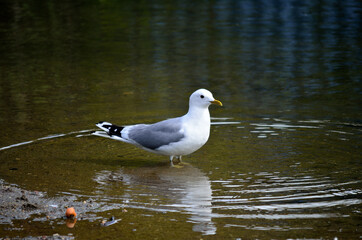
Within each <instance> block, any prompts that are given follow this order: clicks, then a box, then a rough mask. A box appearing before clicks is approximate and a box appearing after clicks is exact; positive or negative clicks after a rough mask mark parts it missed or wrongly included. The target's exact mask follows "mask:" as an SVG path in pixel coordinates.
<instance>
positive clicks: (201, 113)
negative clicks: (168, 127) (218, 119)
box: [185, 106, 210, 125]
mask: <svg viewBox="0 0 362 240" xmlns="http://www.w3.org/2000/svg"><path fill="white" fill-rule="evenodd" d="M185 117H187V118H191V119H193V120H198V121H201V120H203V121H204V122H203V124H209V125H210V112H209V108H208V107H206V108H205V107H196V106H193V107H190V108H189V111H188V112H187V114H186V115H185ZM205 121H207V122H205Z"/></svg>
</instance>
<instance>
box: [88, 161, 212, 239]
mask: <svg viewBox="0 0 362 240" xmlns="http://www.w3.org/2000/svg"><path fill="white" fill-rule="evenodd" d="M94 180H95V181H96V182H97V183H98V184H99V188H100V189H103V190H106V189H107V188H109V187H110V186H111V185H112V182H113V183H114V182H119V183H122V184H123V185H124V187H125V188H126V189H127V191H122V193H121V195H120V196H117V197H118V198H119V199H120V200H123V201H126V202H127V205H128V207H129V208H141V209H146V210H150V211H162V212H181V213H184V214H190V217H189V221H190V222H192V223H193V224H194V226H193V231H195V232H201V233H202V234H204V235H213V234H215V233H216V227H215V225H214V223H213V222H212V217H211V215H212V208H211V207H212V204H211V201H212V190H211V183H210V180H209V178H208V177H207V176H205V174H204V173H202V172H201V171H200V170H199V169H197V168H195V167H193V166H192V165H190V164H182V165H181V166H180V167H178V168H176V167H171V168H170V167H169V166H161V167H140V168H121V169H119V170H118V171H108V170H104V171H101V172H99V173H97V174H96V176H95V178H94ZM140 196H142V198H140ZM145 196H146V199H145ZM112 197H115V196H112ZM140 199H142V200H140ZM150 202H152V204H150Z"/></svg>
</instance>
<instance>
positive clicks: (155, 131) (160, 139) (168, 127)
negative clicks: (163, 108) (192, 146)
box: [128, 118, 184, 150]
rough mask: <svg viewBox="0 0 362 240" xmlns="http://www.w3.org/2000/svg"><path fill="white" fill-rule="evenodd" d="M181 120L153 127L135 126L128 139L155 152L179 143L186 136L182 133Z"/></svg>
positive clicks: (160, 123) (161, 123)
mask: <svg viewBox="0 0 362 240" xmlns="http://www.w3.org/2000/svg"><path fill="white" fill-rule="evenodd" d="M181 124H182V123H181V119H180V118H173V119H168V120H164V121H162V122H158V123H155V124H151V125H146V124H139V125H135V126H134V127H133V128H132V129H130V130H129V132H128V137H129V138H130V139H132V140H133V141H135V142H137V143H138V144H140V145H142V146H143V147H146V148H149V149H152V150H155V149H157V148H159V147H161V146H164V145H168V144H170V143H172V142H178V141H180V140H181V139H182V138H183V137H184V134H183V133H180V130H181Z"/></svg>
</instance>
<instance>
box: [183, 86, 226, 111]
mask: <svg viewBox="0 0 362 240" xmlns="http://www.w3.org/2000/svg"><path fill="white" fill-rule="evenodd" d="M210 104H216V105H219V106H222V103H221V102H220V101H219V100H216V99H215V98H214V97H213V96H212V93H211V92H210V91H209V90H206V89H199V90H197V91H195V92H194V93H193V94H191V96H190V107H191V106H195V107H204V108H207V107H208V106H209V105H210Z"/></svg>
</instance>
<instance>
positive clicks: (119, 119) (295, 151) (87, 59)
mask: <svg viewBox="0 0 362 240" xmlns="http://www.w3.org/2000/svg"><path fill="white" fill-rule="evenodd" d="M361 45H362V2H361V1H360V0H344V1H339V0H329V1H314V0H310V1H308V0H307V1H294V0H285V1H284V0H242V1H235V0H220V1H217V0H209V1H207V0H201V1H189V0H186V1H177V0H176V1H167V0H164V1H161V0H160V1H158V0H156V1H116V0H87V1H86V0H84V1H69V0H66V1H58V0H50V1H39V0H27V1H20V0H2V1H1V2H0V56H1V57H0V128H1V137H0V147H5V146H9V145H12V144H17V143H21V142H26V141H32V140H36V139H39V138H42V137H45V136H50V135H52V134H69V133H72V132H74V131H82V130H90V129H93V128H94V124H95V123H96V122H98V121H101V120H103V121H110V122H113V123H117V124H134V123H140V122H145V123H152V122H155V121H159V120H163V119H165V118H169V117H176V116H181V115H183V114H184V113H186V111H187V108H188V97H189V95H190V94H191V93H192V92H193V91H195V90H196V89H198V88H206V89H208V90H210V91H212V92H213V94H214V97H215V98H216V99H219V100H221V101H222V102H223V104H224V107H223V108H217V107H211V109H210V110H211V115H212V116H213V117H216V119H214V121H216V123H215V126H212V132H211V137H210V140H209V143H208V144H207V145H206V146H205V147H204V148H203V149H202V150H200V151H199V152H197V153H195V154H194V155H192V156H191V157H190V158H186V160H185V161H189V162H191V163H192V164H193V167H195V168H196V169H197V170H194V169H193V170H192V171H193V172H197V173H198V174H199V172H201V173H200V174H201V176H202V179H203V181H204V180H205V181H209V182H208V183H207V184H209V185H207V184H206V185H207V186H209V188H211V189H212V190H213V191H212V196H211V195H210V194H211V191H209V192H207V193H208V194H209V195H210V196H209V197H210V201H209V202H208V203H207V204H206V205H207V206H209V205H210V206H211V205H212V206H213V208H208V209H209V212H208V213H204V215H203V216H205V214H206V216H207V217H206V220H205V219H204V220H202V221H201V220H195V218H191V220H190V221H191V222H198V223H201V225H202V224H204V223H205V222H206V225H208V226H207V227H206V228H202V227H201V230H200V229H199V230H195V229H194V230H192V231H191V230H190V231H191V232H193V233H194V232H201V233H203V234H207V235H215V234H216V235H215V236H217V237H230V236H229V235H228V234H229V233H230V232H232V233H233V234H234V235H233V236H234V237H237V236H239V237H241V236H244V237H245V236H254V237H255V238H260V237H263V236H264V237H265V230H268V231H269V232H271V233H273V232H274V233H277V234H281V232H284V233H285V235H274V236H279V237H280V236H282V238H283V237H293V236H299V237H305V236H309V237H311V238H320V237H322V238H323V237H327V238H330V237H335V236H339V235H338V234H340V236H341V237H342V238H343V237H346V236H354V237H356V238H358V236H359V237H360V236H361V229H360V219H361V208H360V207H361V177H360V173H361V150H360V149H361V147H362V146H361V133H362V98H361V93H362V79H361V76H362V74H361V73H362V50H361V49H362V48H361ZM220 120H226V122H220ZM218 121H219V123H217V122H218ZM232 122H237V125H233V124H232ZM67 136H68V137H66V138H60V139H58V140H57V139H55V140H51V141H50V142H46V141H38V142H37V144H33V145H29V146H22V147H14V148H11V149H9V150H8V149H6V150H5V149H4V150H2V151H0V159H1V161H2V166H1V168H0V170H1V171H0V178H1V179H4V180H5V181H8V182H11V183H14V184H19V185H20V186H22V187H25V188H27V189H30V190H41V191H48V192H49V193H51V194H53V195H62V193H61V192H62V191H63V192H64V191H65V192H71V193H72V194H75V195H77V194H85V193H87V194H89V195H92V194H95V196H97V197H100V198H102V197H103V198H104V199H106V200H107V201H108V200H109V195H107V194H105V193H100V192H99V189H98V190H97V191H96V192H93V190H94V189H93V188H91V187H90V185H91V183H90V182H92V183H93V184H96V185H97V184H98V182H97V181H93V180H92V178H89V176H99V175H102V174H103V173H104V171H108V170H109V171H110V170H111V169H113V168H119V167H127V166H128V165H132V167H140V166H141V167H142V166H143V165H147V166H149V165H152V164H156V165H158V164H159V163H160V162H165V163H167V158H165V159H164V158H163V157H160V156H155V155H150V154H148V153H143V152H139V151H138V150H137V149H134V148H133V147H130V146H128V145H124V144H121V143H113V142H112V143H111V142H107V141H106V140H103V139H97V138H93V137H83V138H82V137H80V138H75V137H74V136H71V137H70V136H69V135H67ZM19 159H20V160H19ZM24 159H26V161H25V160H24ZM125 159H126V160H125ZM187 159H188V160H187ZM128 160H132V161H133V162H132V163H130V162H129V161H128ZM134 160H135V161H134ZM146 162H148V163H146ZM150 162H151V163H150ZM65 163H68V164H71V165H72V166H74V168H75V169H82V171H84V172H83V173H78V174H79V175H74V174H71V173H67V172H65V173H64V174H63V175H62V176H59V178H57V174H56V170H58V167H59V166H62V164H65ZM134 165H136V166H134ZM25 166H26V167H25ZM35 166H36V167H35ZM39 168H40V169H43V170H44V169H46V170H45V171H43V170H42V171H40V170H39ZM9 169H17V171H9ZM126 170H127V169H126ZM128 170H129V169H128ZM162 171H163V170H162ZM122 172H124V169H123V170H122ZM141 172H142V171H141ZM156 172H157V173H158V174H159V173H160V172H159V171H156ZM185 174H187V173H185ZM238 174H241V175H238ZM258 174H259V175H258ZM103 175H104V174H103ZM103 175H102V176H103ZM120 175H121V176H122V177H124V174H123V173H121V174H120ZM65 176H66V177H67V178H71V179H73V180H74V182H73V183H70V182H67V183H62V181H63V180H64V177H65ZM242 176H245V178H244V177H242ZM295 176H298V177H297V178H298V179H297V180H296V179H294V177H295ZM205 177H206V178H205ZM264 177H265V178H264ZM85 179H87V180H85ZM240 179H243V181H242V180H240ZM247 179H249V180H247ZM277 179H279V180H277ZM293 179H294V180H295V181H297V182H301V183H302V185H303V188H301V189H299V188H297V189H290V188H283V187H285V186H286V185H283V186H280V187H281V189H282V190H281V193H280V196H279V197H280V198H279V197H278V202H277V203H278V204H282V205H283V204H286V205H283V206H282V207H281V205H276V206H275V208H272V209H269V208H263V207H260V206H259V205H258V204H260V202H259V200H260V201H261V199H259V200H256V199H258V198H257V197H256V196H255V195H253V194H256V193H255V192H247V193H246V192H243V191H241V190H240V189H234V188H235V186H239V187H240V188H242V189H245V188H248V187H249V188H251V189H255V188H256V189H258V188H261V189H259V190H260V191H257V192H258V194H262V193H263V194H264V193H265V189H264V188H268V187H269V186H270V185H260V183H261V182H269V183H270V181H271V182H272V183H273V184H278V183H280V182H290V181H292V182H293ZM303 179H304V180H306V181H307V180H308V181H307V182H308V183H305V182H304V180H303ZM311 179H314V180H315V181H314V180H311ZM39 181H41V182H42V184H43V185H42V184H40V183H39ZM150 181H151V180H150ZM220 181H221V182H220ZM222 181H226V183H233V182H235V181H236V182H237V184H236V185H234V186H224V185H225V184H223V182H222ZM274 181H275V182H274ZM325 181H327V182H328V184H326V185H324V184H325ZM151 182H152V181H151ZM321 182H323V184H322V183H321ZM204 183H205V182H203V184H204ZM224 183H225V182H224ZM127 184H128V185H127V187H125V186H123V188H122V187H121V188H120V189H123V190H124V189H127V188H131V190H129V191H130V192H133V190H134V189H132V187H130V186H133V184H136V185H139V184H141V185H142V184H144V183H140V182H138V181H136V182H132V181H131V183H127ZM148 184H149V183H148ZM190 184H191V183H190ZM258 184H259V185H258ZM273 184H272V185H273ZM191 185H192V184H191ZM102 186H103V185H102ZM142 186H143V185H142ZM147 186H148V185H147V184H145V188H147ZM157 186H159V185H157ZM204 186H205V184H204ZM273 186H275V185H273ZM177 187H178V188H180V186H177ZM89 188H91V189H89ZM60 189H61V190H60ZM72 189H73V190H74V189H77V191H75V190H74V191H73V190H72ZM307 189H312V190H311V192H307V193H306V195H307V196H308V197H305V196H304V195H303V194H302V195H303V196H304V197H300V195H298V194H300V193H304V191H306V190H307ZM113 190H114V189H113ZM123 190H122V191H123ZM114 191H115V190H114ZM185 191H186V190H185ZM290 191H295V194H297V195H293V194H292V195H293V196H292V198H291V199H290V198H289V197H290V196H291V195H289V194H291V193H290ZM276 192H278V191H276ZM321 192H323V194H325V195H322V196H320V195H319V194H320V193H321ZM336 192H337V193H339V196H337V195H338V194H336V195H334V193H336ZM278 193H279V192H278ZM114 194H116V193H114V192H113V195H114ZM122 194H123V193H122ZM122 194H121V193H120V195H122ZM135 194H136V193H135ZM244 194H245V195H244ZM270 194H271V193H270ZM161 195H162V194H161ZM272 195H273V194H272ZM162 196H163V195H162ZM231 196H232V197H233V198H240V199H249V200H250V204H251V206H254V205H257V206H259V207H255V206H254V207H255V208H253V207H251V208H248V207H245V208H244V207H240V206H239V205H237V204H239V203H241V202H242V201H240V202H234V204H236V205H237V206H239V207H235V208H230V207H228V206H229V204H230V203H231V202H232V200H231ZM258 196H259V195H258ZM281 196H284V197H285V198H282V197H281ZM287 196H289V197H287ZM297 196H298V197H297ZM163 197H164V196H163ZM168 197H169V199H168V200H167V201H170V202H172V203H174V201H176V200H175V199H173V198H172V197H170V196H168ZM259 197H260V196H259ZM272 197H273V196H272ZM274 197H275V196H274ZM299 197H300V198H299ZM166 198H167V197H166ZM224 198H225V199H226V200H225V202H223V201H221V200H220V199H224ZM296 199H297V200H296ZM306 199H310V200H306ZM133 200H134V199H133ZM227 200H228V201H227ZM269 200H270V199H269ZM344 200H346V201H344ZM123 201H124V198H123V197H121V198H120V199H118V200H116V202H117V204H118V203H120V202H123ZM127 201H128V200H127ZM134 201H136V200H134ZM139 201H140V202H139V204H141V205H142V204H145V203H147V202H148V201H149V199H142V200H139ZM160 201H161V200H160ZM165 201H166V200H165ZM167 201H166V202H167ZM196 201H197V199H196ZM270 201H271V200H270ZM306 201H307V202H308V201H310V204H311V205H308V204H306V205H304V207H301V208H300V209H299V207H297V208H294V207H291V206H290V205H288V204H289V203H291V202H292V203H293V204H294V203H296V204H297V203H306ZM161 202H162V201H161ZM312 203H316V204H317V207H311V206H315V205H313V204H312ZM318 203H319V205H318ZM164 204H165V205H167V204H166V203H164ZM223 204H225V205H223ZM248 204H249V203H248ZM269 204H270V203H269ZM210 206H209V207H210ZM262 206H264V205H262ZM293 206H294V205H293ZM289 207H291V210H290V209H289ZM134 208H135V209H137V207H134ZM112 209H115V208H112ZM145 209H148V207H145ZM176 209H177V208H176ZM230 209H234V212H230V211H231V210H230ZM235 209H237V210H235ZM288 209H289V210H290V212H288V211H289V210H288ZM295 209H298V210H297V211H300V212H299V213H301V214H302V215H303V214H305V215H303V217H300V215H293V214H294V213H295ZM148 210H150V211H152V210H151V209H148ZM177 211H180V216H184V215H187V214H190V211H189V210H184V209H179V210H177ZM224 211H228V213H230V214H231V215H228V216H227V217H225V215H223V214H224ZM235 211H236V212H237V213H235ZM243 211H246V212H247V213H248V214H249V212H248V211H251V212H252V213H253V214H254V213H255V214H256V215H255V218H253V217H251V218H252V219H254V220H253V222H252V223H250V222H248V221H244V222H243V223H242V224H240V223H238V221H237V220H238V219H247V217H245V216H244V215H243V214H244V213H245V212H243ZM262 211H266V212H262ZM269 211H271V212H273V213H275V211H280V212H285V211H286V212H287V215H288V214H289V213H290V214H292V215H291V216H290V219H292V220H290V221H285V222H283V220H280V222H277V223H275V222H274V221H271V220H270V219H275V217H274V215H273V217H271V218H268V217H266V216H271V215H268V214H271V212H269ZM315 211H316V212H317V213H320V214H321V215H318V216H316V215H313V214H314V213H315ZM191 212H192V211H191ZM196 212H197V211H196ZM234 213H235V214H236V215H232V214H234ZM259 213H262V216H260V215H258V214H259ZM113 214H114V213H113ZM191 214H192V215H194V214H195V213H194V212H192V213H191ZM218 214H220V215H218ZM309 214H311V215H309ZM329 214H331V215H329ZM196 215H197V213H196ZM136 216H139V217H140V219H142V215H136ZM180 216H178V217H180ZM242 216H244V217H242ZM248 216H249V215H248ZM288 216H289V215H288ZM298 216H299V217H298ZM178 217H177V216H176V217H175V216H173V217H172V219H178ZM214 217H216V218H217V221H216V223H214V222H212V220H211V219H212V218H214ZM180 218H182V217H180ZM260 218H261V219H264V220H265V221H266V222H267V223H264V222H258V221H256V220H255V219H260ZM230 219H231V220H230ZM267 219H269V220H267ZM276 219H279V218H276ZM282 219H283V217H282ZM287 219H288V217H287ZM296 219H297V220H296ZM298 219H299V220H298ZM300 219H303V220H300ZM305 219H307V220H305ZM311 219H317V220H311ZM299 221H300V222H299ZM308 221H310V225H308V223H306V222H308ZM313 221H315V222H313ZM180 222H182V221H181V220H180ZM272 222H273V223H272ZM351 222H352V223H351ZM358 222H359V223H358ZM316 223H320V225H318V227H317V228H316V229H314V227H315V226H316ZM150 224H151V225H152V223H150ZM303 224H307V225H308V226H305V225H303ZM275 225H278V226H277V227H276V226H275ZM302 225H303V226H304V227H302V228H300V226H302ZM336 226H340V227H341V229H344V231H345V232H343V231H342V233H341V232H340V233H338V231H336V232H334V230H335V229H337V227H336ZM85 229H86V227H85ZM88 229H89V228H88ZM223 229H224V230H223ZM295 229H298V230H295ZM311 229H314V231H311ZM346 229H347V230H346ZM240 230H242V231H246V232H247V235H243V234H241V233H242V232H241V231H240ZM82 231H83V232H78V233H77V234H78V236H84V235H82V234H85V233H86V232H87V230H82ZM165 231H166V230H165ZM249 231H250V232H249ZM141 232H142V231H141ZM327 232H328V233H327ZM331 232H332V233H331ZM142 233H143V234H146V235H147V234H148V233H149V230H145V231H143V232H142ZM249 233H252V234H253V235H248V234H249ZM180 234H186V235H187V234H190V232H188V231H187V230H186V231H183V232H182V233H180ZM288 234H290V235H288ZM298 234H299V235H298ZM343 234H345V235H343ZM75 235H76V234H75ZM130 236H131V235H130ZM180 236H182V235H180ZM188 236H189V235H188ZM271 236H273V235H271ZM0 237H1V236H0ZM165 237H170V235H167V234H166V235H165ZM197 237H199V236H198V235H197ZM271 238H272V237H271Z"/></svg>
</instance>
